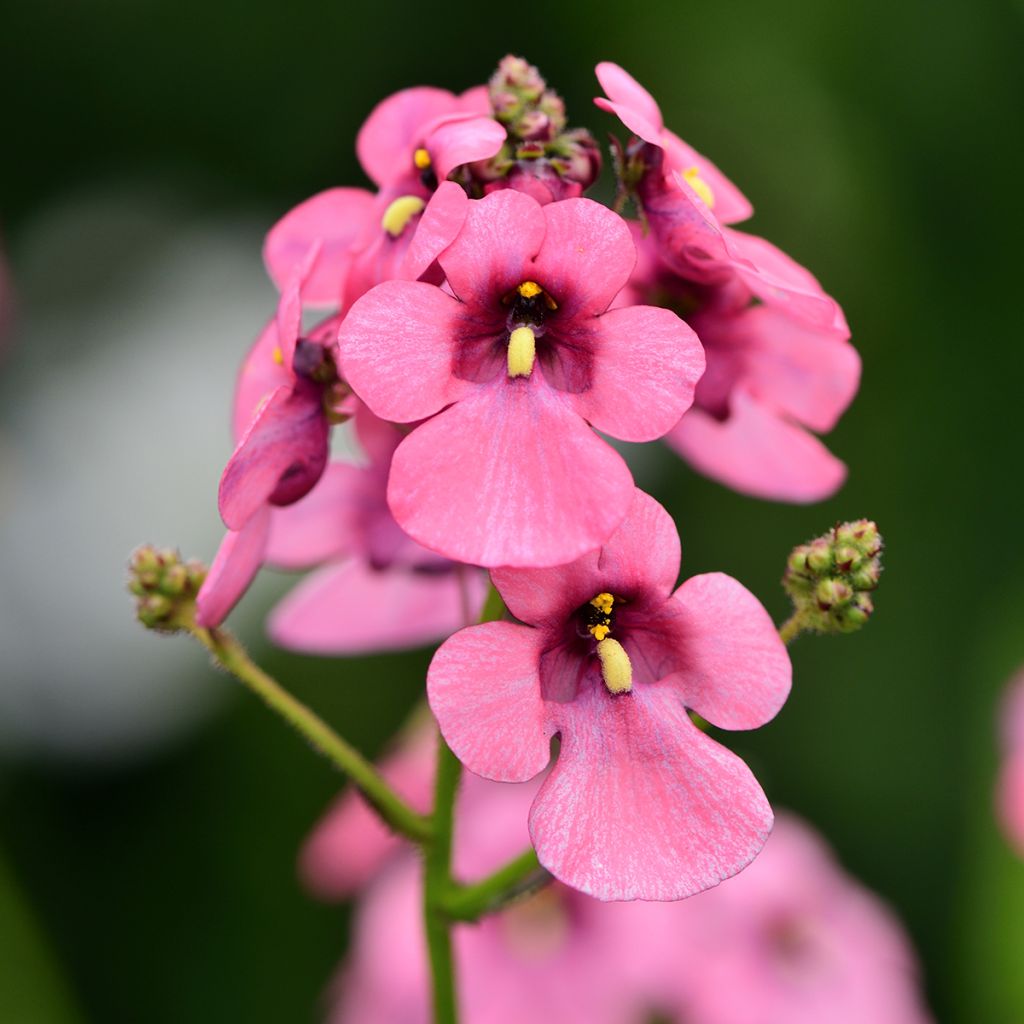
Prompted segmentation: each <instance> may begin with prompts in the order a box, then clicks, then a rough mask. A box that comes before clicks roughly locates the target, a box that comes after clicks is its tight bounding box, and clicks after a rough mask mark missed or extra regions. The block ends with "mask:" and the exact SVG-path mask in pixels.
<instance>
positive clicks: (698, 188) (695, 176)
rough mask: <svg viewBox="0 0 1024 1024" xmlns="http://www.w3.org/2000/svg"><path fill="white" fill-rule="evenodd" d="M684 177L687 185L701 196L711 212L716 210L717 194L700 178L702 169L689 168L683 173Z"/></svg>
mask: <svg viewBox="0 0 1024 1024" xmlns="http://www.w3.org/2000/svg"><path fill="white" fill-rule="evenodd" d="M683 177H684V178H685V179H686V184H687V185H689V186H690V188H692V189H693V191H694V192H696V193H697V195H698V196H700V198H701V201H702V202H703V203H704V205H705V206H706V207H707V208H708V209H709V210H711V209H714V206H715V193H714V192H712V191H711V186H710V185H709V184H708V183H707V182H706V181H705V180H704V179H703V178H702V177H701V176H700V168H699V167H687V168H686V170H685V171H683Z"/></svg>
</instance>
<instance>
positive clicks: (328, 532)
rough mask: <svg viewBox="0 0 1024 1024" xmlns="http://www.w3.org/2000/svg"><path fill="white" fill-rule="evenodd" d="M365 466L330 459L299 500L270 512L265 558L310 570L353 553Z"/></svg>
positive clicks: (286, 567)
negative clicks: (310, 487) (319, 476)
mask: <svg viewBox="0 0 1024 1024" xmlns="http://www.w3.org/2000/svg"><path fill="white" fill-rule="evenodd" d="M365 489H366V470H364V469H362V468H360V467H359V466H350V465H347V464H345V463H342V462H334V463H331V464H330V465H329V466H328V467H327V468H326V469H325V470H324V475H323V476H322V477H321V478H320V481H319V483H318V484H317V485H316V486H315V487H314V488H313V490H312V491H310V492H309V494H307V495H306V497H305V498H303V499H302V500H301V501H297V502H295V504H293V505H288V506H286V507H285V508H275V509H274V510H273V512H272V514H271V528H270V540H269V541H268V543H267V561H268V562H270V563H271V564H272V565H275V566H277V567H278V568H280V569H308V568H310V567H312V566H314V565H319V564H320V563H321V562H325V561H327V560H328V559H330V558H338V557H340V556H342V555H346V554H350V553H353V552H354V551H355V550H356V549H357V548H358V546H359V540H360V530H361V527H362V521H361V515H360V513H361V508H360V500H359V499H360V497H361V496H362V495H363V493H364V491H365Z"/></svg>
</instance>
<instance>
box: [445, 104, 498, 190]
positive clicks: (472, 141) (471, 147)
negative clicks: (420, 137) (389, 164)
mask: <svg viewBox="0 0 1024 1024" xmlns="http://www.w3.org/2000/svg"><path fill="white" fill-rule="evenodd" d="M505 135H506V133H505V129H504V128H503V127H502V126H501V125H500V124H499V123H498V122H497V121H495V120H494V118H493V117H490V116H489V115H487V116H482V117H477V116H473V115H472V114H458V115H454V116H450V117H446V118H444V119H443V120H442V121H441V122H440V123H438V124H435V125H434V126H433V128H431V129H430V130H429V133H428V135H427V137H426V139H425V145H426V148H427V149H428V150H429V152H430V157H431V162H432V166H433V168H434V173H435V174H436V175H437V178H438V180H439V181H444V180H445V178H447V177H448V175H449V174H451V173H452V171H454V170H455V168H456V167H461V166H462V165H463V164H469V163H473V162H475V161H477V160H489V159H490V158H491V157H492V156H494V154H495V153H497V152H498V150H499V149H501V147H502V144H503V143H504V141H505Z"/></svg>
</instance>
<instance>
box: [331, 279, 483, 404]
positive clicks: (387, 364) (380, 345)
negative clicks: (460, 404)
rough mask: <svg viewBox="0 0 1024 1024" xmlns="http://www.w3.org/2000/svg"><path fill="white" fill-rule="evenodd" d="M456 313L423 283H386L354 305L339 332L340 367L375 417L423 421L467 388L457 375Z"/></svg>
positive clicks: (440, 294) (456, 309)
mask: <svg viewBox="0 0 1024 1024" xmlns="http://www.w3.org/2000/svg"><path fill="white" fill-rule="evenodd" d="M459 310H460V306H459V303H458V302H457V301H456V300H455V299H453V298H452V297H451V296H450V295H448V294H446V293H445V292H443V291H441V289H440V288H437V287H435V286H434V285H430V284H422V283H420V282H418V281H385V282H384V283H383V284H379V285H377V286H376V287H375V288H372V289H371V290H370V291H369V292H367V293H366V294H365V295H364V296H363V297H362V298H361V299H359V300H358V301H357V302H356V303H355V305H354V306H353V307H352V308H351V309H350V310H349V312H348V315H347V316H346V317H345V319H344V321H343V322H342V325H341V329H340V330H339V332H338V353H339V356H340V362H341V371H342V374H343V376H344V377H345V379H346V380H347V381H348V382H349V384H351V385H352V388H353V390H354V391H355V392H356V394H357V395H359V397H360V398H361V399H362V400H363V401H364V402H365V403H366V404H367V405H368V406H369V407H370V409H371V410H372V411H373V412H374V413H375V414H376V415H377V416H379V417H381V418H382V419H386V420H392V421H394V422H397V423H409V422H411V421H413V420H421V419H424V418H425V417H427V416H431V415H433V414H434V413H435V412H437V411H438V410H439V409H442V408H444V406H446V405H448V404H449V403H450V402H453V401H455V399H456V398H458V397H459V396H460V395H461V394H462V393H463V392H464V391H465V390H466V382H464V381H460V380H459V379H458V378H456V377H454V376H453V375H452V360H453V357H454V352H455V347H456V345H457V343H458V340H459V339H458V328H457V317H458V315H459Z"/></svg>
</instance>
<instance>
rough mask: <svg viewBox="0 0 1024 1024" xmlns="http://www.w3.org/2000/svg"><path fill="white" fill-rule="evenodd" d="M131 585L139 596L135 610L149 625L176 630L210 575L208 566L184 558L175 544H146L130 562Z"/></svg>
mask: <svg viewBox="0 0 1024 1024" xmlns="http://www.w3.org/2000/svg"><path fill="white" fill-rule="evenodd" d="M128 572H129V578H128V589H129V590H130V591H131V592H132V593H133V594H134V595H135V596H136V597H137V598H138V601H137V602H136V606H135V612H136V615H137V617H138V620H139V622H141V623H142V624H143V625H144V626H145V627H146V628H147V629H155V630H158V631H160V632H164V633H174V632H176V631H177V630H179V629H180V628H181V613H182V611H183V610H185V609H186V608H188V607H191V606H192V605H194V603H195V599H196V594H198V593H199V588H200V587H201V586H202V584H203V580H204V579H206V566H204V565H203V564H202V563H201V562H197V561H195V560H190V561H188V562H183V561H182V560H181V555H180V554H179V552H177V551H175V550H174V549H173V548H156V547H153V546H152V545H150V544H145V545H143V546H142V547H140V548H137V549H136V550H135V551H134V552H133V554H132V557H131V561H130V562H129V563H128Z"/></svg>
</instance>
